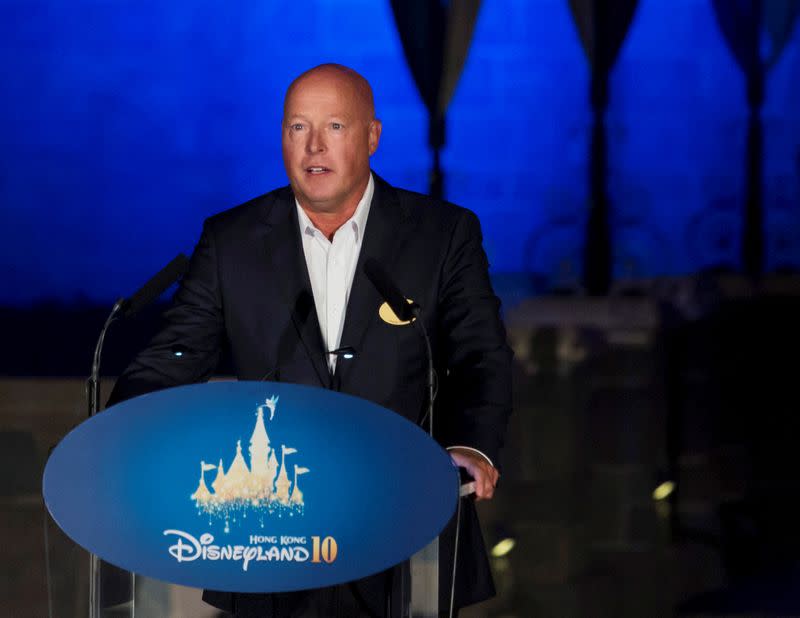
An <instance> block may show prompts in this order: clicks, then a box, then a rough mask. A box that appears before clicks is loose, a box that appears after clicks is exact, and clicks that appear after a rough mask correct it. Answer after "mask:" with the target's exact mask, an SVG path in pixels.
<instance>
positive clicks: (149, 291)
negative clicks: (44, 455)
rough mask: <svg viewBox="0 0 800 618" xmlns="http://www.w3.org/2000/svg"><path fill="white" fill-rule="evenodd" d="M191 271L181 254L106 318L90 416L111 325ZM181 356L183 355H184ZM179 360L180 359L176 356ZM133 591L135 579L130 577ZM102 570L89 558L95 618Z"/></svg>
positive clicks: (91, 383)
mask: <svg viewBox="0 0 800 618" xmlns="http://www.w3.org/2000/svg"><path fill="white" fill-rule="evenodd" d="M188 269H189V260H188V258H187V257H186V256H185V255H184V254H183V253H179V254H178V255H177V256H176V257H175V258H174V259H173V260H172V261H171V262H170V263H169V264H167V265H166V266H165V267H164V268H162V269H161V270H160V271H159V272H158V273H157V274H156V275H155V276H154V277H153V278H152V279H150V280H149V281H148V282H147V283H145V284H144V285H143V286H142V287H141V288H140V289H139V290H138V291H137V292H136V293H135V294H134V295H133V296H131V297H130V298H127V299H126V298H120V299H118V300H117V302H115V303H114V307H113V308H112V309H111V313H110V314H109V316H108V317H107V318H106V322H105V324H103V329H102V330H101V331H100V336H99V337H98V339H97V344H96V345H95V348H94V356H93V358H92V373H91V375H90V376H89V378H88V379H87V380H86V402H87V407H88V409H89V416H94V415H95V414H97V413H98V412H99V411H100V357H101V355H102V353H103V342H104V341H105V337H106V331H107V330H108V327H109V326H111V323H112V322H113V321H114V320H116V319H117V318H118V317H120V316H122V317H130V316H132V315H136V313H138V312H139V311H141V310H142V309H144V308H145V307H146V306H147V305H149V304H150V303H151V302H153V301H154V300H155V299H156V298H158V297H159V296H160V295H161V293H162V292H163V291H164V290H166V289H167V288H168V287H169V286H171V285H172V284H173V283H174V282H175V281H177V280H178V279H179V278H180V277H181V276H183V275H184V274H185V273H186V271H187V270H188ZM181 353H182V352H181ZM175 354H176V356H177V355H178V354H177V353H175ZM130 577H131V588H133V587H134V585H133V578H134V577H135V575H134V574H133V573H130ZM100 587H101V567H100V558H99V557H98V556H97V555H96V554H89V615H90V616H91V617H92V618H95V617H96V616H100V603H101V594H100Z"/></svg>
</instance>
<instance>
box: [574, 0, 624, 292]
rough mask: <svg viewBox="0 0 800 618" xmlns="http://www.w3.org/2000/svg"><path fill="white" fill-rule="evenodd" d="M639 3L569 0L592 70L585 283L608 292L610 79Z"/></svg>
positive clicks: (589, 289) (593, 289)
mask: <svg viewBox="0 0 800 618" xmlns="http://www.w3.org/2000/svg"><path fill="white" fill-rule="evenodd" d="M637 4H638V0H569V8H570V10H571V12H572V18H573V20H574V21H575V25H576V26H577V28H578V34H579V35H580V39H581V44H582V46H583V51H584V52H585V53H586V57H587V59H588V60H589V65H590V66H591V70H592V77H591V86H590V92H589V96H590V101H591V105H592V137H591V146H590V153H589V195H590V198H589V199H590V204H589V217H588V221H587V228H586V244H585V248H584V259H583V285H584V288H585V289H586V291H587V292H588V293H589V294H605V293H606V292H608V289H609V287H610V285H611V276H612V265H613V254H612V253H613V252H612V245H611V228H610V222H609V218H610V212H611V205H610V203H609V198H608V191H607V189H606V181H607V172H608V154H607V147H606V126H605V112H606V108H607V107H608V78H609V75H610V73H611V69H612V68H613V66H614V63H615V62H616V60H617V55H618V54H619V50H620V48H621V47H622V43H623V41H624V40H625V36H626V35H627V33H628V29H629V28H630V25H631V22H632V21H633V16H634V13H635V12H636V5H637Z"/></svg>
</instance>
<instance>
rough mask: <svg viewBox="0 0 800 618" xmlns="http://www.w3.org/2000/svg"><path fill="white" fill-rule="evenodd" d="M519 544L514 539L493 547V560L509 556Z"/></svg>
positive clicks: (505, 540)
mask: <svg viewBox="0 0 800 618" xmlns="http://www.w3.org/2000/svg"><path fill="white" fill-rule="evenodd" d="M516 544H517V542H516V541H515V540H514V539H512V538H507V539H503V540H502V541H500V542H499V543H498V544H497V545H495V546H494V547H492V557H493V558H502V557H503V556H506V555H508V553H509V552H510V551H511V550H512V549H514V545H516Z"/></svg>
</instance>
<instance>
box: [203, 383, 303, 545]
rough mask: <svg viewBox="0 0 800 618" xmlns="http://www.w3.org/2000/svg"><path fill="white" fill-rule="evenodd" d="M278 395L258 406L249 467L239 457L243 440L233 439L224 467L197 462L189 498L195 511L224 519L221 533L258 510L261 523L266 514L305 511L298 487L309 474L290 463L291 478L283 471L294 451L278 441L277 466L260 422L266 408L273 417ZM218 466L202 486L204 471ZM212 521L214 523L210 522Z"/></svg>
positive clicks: (251, 438) (275, 455)
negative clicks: (231, 452)
mask: <svg viewBox="0 0 800 618" xmlns="http://www.w3.org/2000/svg"><path fill="white" fill-rule="evenodd" d="M277 404H278V397H275V396H273V397H270V398H269V399H267V400H266V401H265V402H264V404H262V405H260V406H258V407H257V408H256V424H255V427H254V428H253V434H252V435H251V436H250V448H249V454H250V466H249V467H248V465H247V462H246V461H245V459H244V456H243V455H242V443H241V440H237V441H236V454H235V455H234V457H233V461H232V462H231V465H230V466H229V467H228V469H227V471H226V470H225V468H224V467H223V462H222V459H220V460H219V465H216V466H215V465H214V464H209V463H206V462H205V461H201V462H200V483H199V484H198V486H197V490H196V491H195V492H194V493H193V494H192V495H191V499H192V500H193V501H194V503H195V505H196V506H197V510H198V513H200V514H206V515H208V516H210V517H211V519H212V520H213V519H224V521H225V532H229V531H230V525H231V524H232V523H233V524H235V523H237V522H239V521H240V520H242V519H247V515H248V513H252V514H256V515H257V518H258V519H259V520H260V523H261V526H262V527H263V525H264V520H263V516H264V515H273V514H275V515H277V516H278V517H283V516H284V515H286V516H290V517H291V516H294V515H302V514H303V508H304V503H303V492H302V491H300V488H299V487H298V485H297V479H298V477H299V476H301V475H303V474H305V473H307V472H309V469H308V468H303V467H301V466H298V465H297V464H294V465H293V468H292V470H293V472H292V475H291V477H292V479H291V480H290V478H289V477H290V475H289V473H288V472H287V467H286V466H287V461H286V459H287V456H290V455H294V454H296V453H297V452H298V451H297V449H295V448H291V447H287V446H286V445H283V444H282V445H281V448H280V464H279V463H278V455H277V454H276V450H275V449H274V448H273V447H272V446H271V445H270V440H269V436H268V435H267V428H266V426H265V424H264V411H265V409H266V410H269V420H270V421H271V420H272V419H273V417H274V416H275V408H276V406H277ZM211 470H216V471H217V474H216V477H215V478H214V481H213V482H212V483H211V489H212V490H213V491H211V490H209V488H208V486H207V485H206V480H205V474H206V472H210V471H211ZM209 523H212V522H209Z"/></svg>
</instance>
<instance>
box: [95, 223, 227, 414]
mask: <svg viewBox="0 0 800 618" xmlns="http://www.w3.org/2000/svg"><path fill="white" fill-rule="evenodd" d="M218 272H219V268H218V263H217V252H216V249H215V245H214V239H213V234H212V232H211V230H210V229H209V225H208V223H206V224H205V225H204V226H203V233H202V235H201V237H200V240H199V242H198V243H197V246H196V247H195V249H194V252H193V253H192V258H191V262H190V265H189V270H188V272H187V274H186V275H185V276H184V278H183V280H182V281H181V284H180V286H179V288H178V291H177V292H176V294H175V297H174V299H173V302H172V306H171V307H170V309H168V310H167V311H166V312H165V314H164V320H165V322H166V323H165V325H164V326H163V327H162V329H161V330H160V331H159V333H158V334H157V335H156V336H155V337H154V338H153V339H152V340H151V341H150V343H149V344H148V345H147V347H146V348H145V349H144V350H142V351H141V352H140V353H139V354H138V355H137V356H136V358H135V359H134V360H133V362H132V363H131V364H130V365H129V366H128V367H127V368H126V369H125V371H124V372H123V373H122V375H121V376H120V377H119V379H118V380H117V382H116V384H115V386H114V389H113V391H112V393H111V396H110V397H109V400H108V404H107V405H113V404H115V403H118V402H120V401H123V400H125V399H130V398H131V397H135V396H137V395H142V394H144V393H148V392H151V391H156V390H160V389H163V388H168V387H171V386H179V385H182V384H191V383H195V382H203V381H205V380H207V379H208V378H209V377H211V375H212V373H213V372H214V369H215V368H216V366H217V363H218V361H219V357H220V349H221V345H222V343H223V341H222V340H223V337H224V319H223V314H222V301H221V296H220V286H219V275H218Z"/></svg>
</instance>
